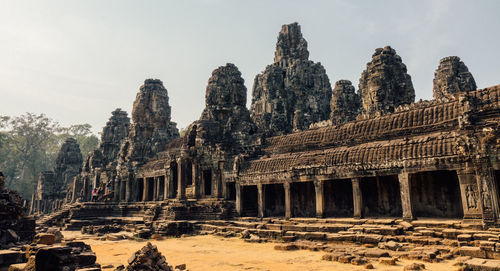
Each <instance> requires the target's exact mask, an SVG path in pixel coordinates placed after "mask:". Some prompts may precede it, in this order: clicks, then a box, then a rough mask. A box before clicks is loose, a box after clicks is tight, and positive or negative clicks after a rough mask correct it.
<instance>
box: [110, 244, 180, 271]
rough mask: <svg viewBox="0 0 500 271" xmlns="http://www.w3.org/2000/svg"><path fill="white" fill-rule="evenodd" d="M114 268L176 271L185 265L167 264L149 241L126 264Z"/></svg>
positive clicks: (131, 270) (129, 270)
mask: <svg viewBox="0 0 500 271" xmlns="http://www.w3.org/2000/svg"><path fill="white" fill-rule="evenodd" d="M115 270H127V271H133V270H137V271H139V270H141V271H142V270H158V271H176V270H186V265H185V264H181V265H177V266H176V267H175V268H173V267H172V266H170V265H168V263H167V261H166V259H165V257H164V256H163V255H161V253H160V252H159V251H158V248H157V247H156V246H154V245H152V244H151V243H149V242H148V243H147V244H146V246H144V247H143V248H141V249H140V250H138V251H137V252H135V253H134V254H133V255H132V256H131V257H130V259H129V260H128V266H127V267H124V266H119V267H117V268H116V269H115Z"/></svg>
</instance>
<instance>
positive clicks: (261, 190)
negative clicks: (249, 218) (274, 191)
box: [257, 184, 266, 217]
mask: <svg viewBox="0 0 500 271" xmlns="http://www.w3.org/2000/svg"><path fill="white" fill-rule="evenodd" d="M257 190H258V194H259V197H258V205H259V217H264V215H265V210H266V191H265V187H264V185H263V184H258V185H257Z"/></svg>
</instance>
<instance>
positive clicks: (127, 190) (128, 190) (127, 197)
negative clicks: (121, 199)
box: [125, 176, 132, 202]
mask: <svg viewBox="0 0 500 271" xmlns="http://www.w3.org/2000/svg"><path fill="white" fill-rule="evenodd" d="M131 185H132V184H131V181H130V176H129V177H128V178H127V179H126V180H125V201H126V202H130V196H131V193H132V189H131V187H130V186H131Z"/></svg>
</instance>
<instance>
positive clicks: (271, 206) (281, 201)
mask: <svg viewBox="0 0 500 271" xmlns="http://www.w3.org/2000/svg"><path fill="white" fill-rule="evenodd" d="M264 191H265V204H266V206H265V213H264V215H265V216H285V189H284V188H283V184H265V185H264Z"/></svg>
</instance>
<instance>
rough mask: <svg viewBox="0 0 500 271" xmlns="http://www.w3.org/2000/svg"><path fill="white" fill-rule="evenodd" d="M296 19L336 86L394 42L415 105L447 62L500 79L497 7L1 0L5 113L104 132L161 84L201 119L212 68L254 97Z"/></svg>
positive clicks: (0, 79) (0, 80) (180, 112)
mask: <svg viewBox="0 0 500 271" xmlns="http://www.w3.org/2000/svg"><path fill="white" fill-rule="evenodd" d="M295 21H297V22H298V23H299V24H300V25H301V26H302V32H303V34H304V37H305V38H306V40H307V41H308V43H309V51H310V59H311V60H314V61H319V62H321V63H322V64H323V65H324V66H325V68H326V71H327V74H328V76H329V78H330V82H331V83H332V85H333V84H334V82H335V81H337V80H339V79H348V80H351V81H352V82H353V83H354V85H355V86H356V89H357V85H358V82H359V77H360V74H361V72H362V70H363V69H364V68H365V65H366V62H368V61H370V58H371V55H372V53H373V51H374V49H375V48H377V47H383V46H385V45H391V46H392V47H393V48H395V49H396V51H397V52H398V54H399V55H400V56H401V57H402V59H403V62H404V63H405V64H406V65H407V67H408V72H409V73H410V75H411V76H412V80H413V85H414V87H415V90H416V94H417V99H420V98H421V99H430V98H431V97H432V79H433V75H434V70H435V69H436V68H437V65H438V63H439V59H440V58H442V57H445V56H449V55H458V56H460V57H461V58H462V60H463V61H464V62H465V64H466V65H467V66H468V67H469V70H470V71H471V72H472V73H473V75H474V77H475V79H476V82H477V85H478V87H480V88H483V87H488V86H492V85H496V84H500V49H499V48H500V1H479V0H478V1H447V0H442V1H441V0H439V1H438V0H434V1H430V0H429V1H416V0H413V1H400V0H399V1H369V0H367V1H341V0H338V1H293V0H292V1H291V0H282V1H270V0H267V1H266V0H262V1H256V0H253V1H223V0H200V1H180V0H179V1H139V0H137V1H124V0H120V1H118V0H115V1H111V0H106V1H105V0H80V1H70V0H60V1H54V0H44V1H40V0H33V1H23V0H11V1H7V0H0V115H20V114H22V113H24V112H34V113H46V114H47V115H48V116H50V117H52V118H53V119H55V120H57V121H59V122H60V123H61V124H63V125H69V124H77V123H90V124H91V125H92V126H93V129H94V131H96V132H97V131H101V129H102V127H103V126H104V125H105V123H106V121H107V119H108V118H109V116H110V113H111V111H113V110H114V109H115V108H117V107H120V108H122V109H124V110H126V111H127V112H128V113H129V115H130V113H131V108H132V103H133V101H134V99H135V95H136V93H137V91H138V88H139V86H140V85H141V84H142V82H143V81H144V79H146V78H159V79H161V80H162V81H163V82H164V85H165V87H166V88H167V89H168V92H169V96H170V105H171V106H172V119H173V121H175V122H177V123H178V127H179V128H182V127H185V126H187V125H188V124H189V123H191V122H192V121H194V120H196V119H198V118H199V116H200V114H201V111H202V110H203V107H204V99H205V87H206V84H207V80H208V78H209V77H210V74H211V72H212V70H214V69H215V68H217V67H218V66H221V65H224V64H225V63H227V62H232V63H234V64H235V65H236V66H238V68H239V69H240V71H241V72H242V74H243V77H244V79H245V85H246V87H247V89H248V96H249V101H250V95H251V89H252V85H253V79H254V77H255V75H256V74H258V73H260V72H261V71H263V70H264V68H265V66H266V65H268V64H270V63H271V62H272V60H273V56H274V48H275V42H276V37H277V34H278V32H279V30H280V27H281V25H282V24H287V23H291V22H295Z"/></svg>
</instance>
